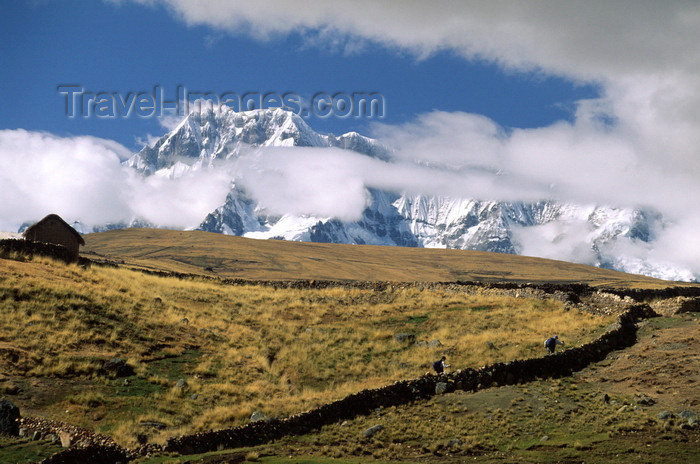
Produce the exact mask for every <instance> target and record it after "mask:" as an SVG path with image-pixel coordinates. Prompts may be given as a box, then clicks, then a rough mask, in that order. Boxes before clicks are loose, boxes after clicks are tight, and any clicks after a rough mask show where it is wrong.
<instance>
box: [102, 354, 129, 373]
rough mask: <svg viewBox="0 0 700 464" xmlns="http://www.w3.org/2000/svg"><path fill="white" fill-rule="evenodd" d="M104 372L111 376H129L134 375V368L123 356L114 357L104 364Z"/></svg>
mask: <svg viewBox="0 0 700 464" xmlns="http://www.w3.org/2000/svg"><path fill="white" fill-rule="evenodd" d="M102 372H104V373H105V374H106V375H108V376H111V377H128V376H130V375H134V368H132V367H131V366H129V365H128V364H127V363H126V361H124V360H123V359H121V358H112V359H109V360H107V361H105V362H104V363H103V364H102Z"/></svg>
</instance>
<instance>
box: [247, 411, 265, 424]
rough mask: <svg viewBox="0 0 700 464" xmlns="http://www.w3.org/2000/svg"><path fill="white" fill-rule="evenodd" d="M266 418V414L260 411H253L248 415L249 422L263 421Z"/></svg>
mask: <svg viewBox="0 0 700 464" xmlns="http://www.w3.org/2000/svg"><path fill="white" fill-rule="evenodd" d="M265 419H267V416H266V415H265V414H263V413H262V412H260V411H255V412H253V414H251V415H250V421H251V422H257V421H263V420H265Z"/></svg>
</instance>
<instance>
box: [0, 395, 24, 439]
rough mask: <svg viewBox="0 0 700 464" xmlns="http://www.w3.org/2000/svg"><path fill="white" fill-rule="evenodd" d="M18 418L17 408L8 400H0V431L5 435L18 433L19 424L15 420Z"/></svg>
mask: <svg viewBox="0 0 700 464" xmlns="http://www.w3.org/2000/svg"><path fill="white" fill-rule="evenodd" d="M19 418H20V414H19V408H18V407H17V406H15V405H14V404H12V403H11V402H10V401H7V400H2V401H0V433H1V434H5V435H13V436H17V435H19V425H18V424H17V420H18V419H19Z"/></svg>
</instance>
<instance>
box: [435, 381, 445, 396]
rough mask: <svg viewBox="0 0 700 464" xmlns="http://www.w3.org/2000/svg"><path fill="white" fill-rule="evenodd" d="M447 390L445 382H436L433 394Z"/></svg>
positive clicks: (439, 393) (440, 393)
mask: <svg viewBox="0 0 700 464" xmlns="http://www.w3.org/2000/svg"><path fill="white" fill-rule="evenodd" d="M446 391H447V383H446V382H437V383H436V384H435V394H436V395H442V394H443V393H445V392H446Z"/></svg>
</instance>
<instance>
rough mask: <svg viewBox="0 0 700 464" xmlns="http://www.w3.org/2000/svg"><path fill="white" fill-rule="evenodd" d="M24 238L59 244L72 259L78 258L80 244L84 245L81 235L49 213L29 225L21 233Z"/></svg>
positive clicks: (58, 217) (59, 218) (55, 215)
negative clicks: (66, 250)
mask: <svg viewBox="0 0 700 464" xmlns="http://www.w3.org/2000/svg"><path fill="white" fill-rule="evenodd" d="M22 235H23V236H24V238H25V239H27V240H31V241H34V242H45V243H51V244H54V245H61V246H63V247H65V248H66V249H68V251H69V252H70V254H71V256H72V257H73V261H77V260H78V256H79V250H80V245H85V240H83V237H82V236H81V235H80V234H79V233H78V232H77V231H76V230H75V229H74V228H72V227H71V226H70V225H69V224H68V223H67V222H66V221H64V220H63V219H61V217H60V216H58V215H57V214H49V215H48V216H46V217H45V218H44V219H42V220H41V221H39V222H37V223H36V224H34V225H32V226H30V227H29V228H28V229H27V230H25V231H24V233H23V234H22Z"/></svg>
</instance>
